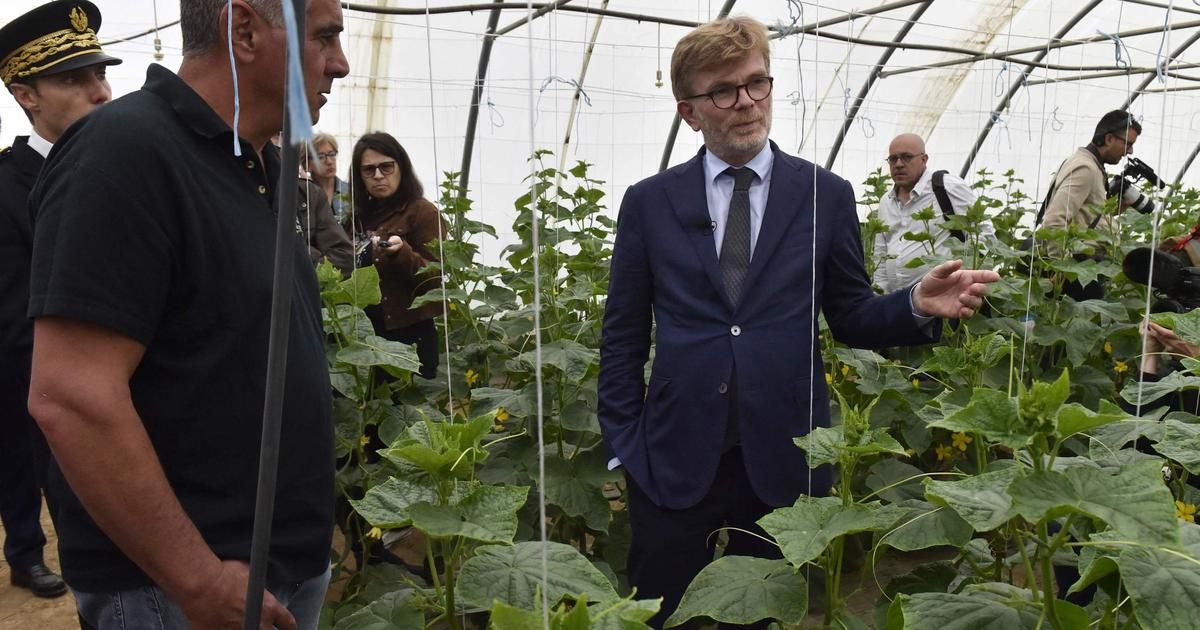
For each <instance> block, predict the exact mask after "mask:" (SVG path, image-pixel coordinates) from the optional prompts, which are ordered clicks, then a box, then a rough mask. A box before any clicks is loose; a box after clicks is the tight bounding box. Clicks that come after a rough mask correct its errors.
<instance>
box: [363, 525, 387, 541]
mask: <svg viewBox="0 0 1200 630" xmlns="http://www.w3.org/2000/svg"><path fill="white" fill-rule="evenodd" d="M367 538H374V539H375V540H379V539H380V538H383V530H382V529H379V528H378V527H372V528H371V531H369V532H367Z"/></svg>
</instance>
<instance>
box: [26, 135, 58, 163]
mask: <svg viewBox="0 0 1200 630" xmlns="http://www.w3.org/2000/svg"><path fill="white" fill-rule="evenodd" d="M29 148H30V149H33V150H34V151H37V152H38V154H39V155H41V156H42V159H45V158H46V157H48V156H49V155H50V149H52V148H54V145H53V144H50V141H49V140H47V139H45V138H43V137H41V136H39V135H38V132H36V131H34V130H32V129H30V130H29Z"/></svg>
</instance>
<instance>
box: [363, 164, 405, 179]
mask: <svg viewBox="0 0 1200 630" xmlns="http://www.w3.org/2000/svg"><path fill="white" fill-rule="evenodd" d="M359 170H360V171H362V176H363V177H375V173H379V174H380V175H382V176H384V177H387V176H388V175H391V174H392V173H395V172H396V160H388V161H386V162H380V163H378V164H363V165H362V168H361V169H359Z"/></svg>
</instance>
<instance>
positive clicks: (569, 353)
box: [520, 339, 600, 384]
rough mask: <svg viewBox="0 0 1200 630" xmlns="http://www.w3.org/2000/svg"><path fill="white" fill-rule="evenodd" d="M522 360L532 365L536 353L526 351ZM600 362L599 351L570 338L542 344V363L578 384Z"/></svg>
mask: <svg viewBox="0 0 1200 630" xmlns="http://www.w3.org/2000/svg"><path fill="white" fill-rule="evenodd" d="M520 358H521V360H522V361H526V362H528V363H529V364H530V365H533V363H534V361H535V359H536V358H537V355H536V353H534V352H526V353H525V354H522V355H521V356H520ZM599 362H600V352H599V351H597V350H593V349H591V348H588V347H587V346H585V345H583V344H581V343H579V342H577V341H572V340H570V339H556V340H554V341H551V342H549V343H546V344H543V345H542V365H543V366H550V367H553V368H555V369H557V370H558V371H559V372H561V373H562V374H563V376H565V377H566V379H567V382H569V383H575V384H578V383H580V382H581V381H583V379H584V378H585V377H586V376H587V373H588V370H589V369H591V367H592V366H593V365H596V364H597V363H599Z"/></svg>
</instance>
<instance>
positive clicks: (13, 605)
mask: <svg viewBox="0 0 1200 630" xmlns="http://www.w3.org/2000/svg"><path fill="white" fill-rule="evenodd" d="M42 531H44V532H46V540H47V542H46V564H47V565H48V566H49V567H50V568H51V569H54V570H55V571H58V536H57V535H55V533H54V526H53V525H51V524H50V515H49V514H48V513H47V512H46V510H45V509H44V507H43V509H42ZM3 532H4V527H3V525H0V534H2V533H3ZM2 538H3V536H2V535H0V539H2ZM9 576H10V572H9V567H8V563H7V562H5V561H4V557H3V556H0V630H28V629H30V628H37V629H38V630H74V629H76V628H78V627H79V621H78V618H77V617H76V616H75V598H73V597H71V594H70V593H67V594H66V595H63V596H62V597H55V598H53V599H43V598H41V597H34V596H33V594H32V593H30V592H29V591H27V590H25V589H23V588H16V587H15V586H13V585H12V584H11V583H10V581H9Z"/></svg>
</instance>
